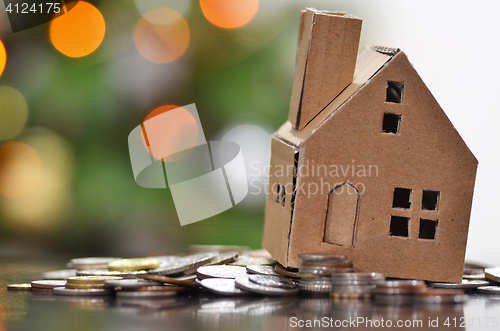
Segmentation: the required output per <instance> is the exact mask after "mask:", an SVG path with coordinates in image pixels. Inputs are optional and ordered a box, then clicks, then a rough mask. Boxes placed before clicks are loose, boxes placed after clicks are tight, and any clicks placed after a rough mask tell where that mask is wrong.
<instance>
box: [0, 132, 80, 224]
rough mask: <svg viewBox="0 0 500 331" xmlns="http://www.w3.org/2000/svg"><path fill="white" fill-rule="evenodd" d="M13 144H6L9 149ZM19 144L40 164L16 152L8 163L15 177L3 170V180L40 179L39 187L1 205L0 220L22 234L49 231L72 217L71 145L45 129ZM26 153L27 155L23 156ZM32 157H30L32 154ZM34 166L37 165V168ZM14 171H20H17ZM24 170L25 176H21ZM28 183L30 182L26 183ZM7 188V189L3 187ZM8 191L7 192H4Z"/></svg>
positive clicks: (32, 134) (24, 136) (7, 199)
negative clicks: (35, 176)
mask: <svg viewBox="0 0 500 331" xmlns="http://www.w3.org/2000/svg"><path fill="white" fill-rule="evenodd" d="M9 144H13V143H6V144H5V145H6V146H9ZM15 144H20V146H23V148H24V149H26V146H28V147H29V149H30V151H31V153H36V155H37V160H38V161H37V162H35V161H34V158H33V156H31V158H30V159H28V157H23V158H21V155H22V154H21V152H19V151H17V150H16V154H14V159H9V160H10V161H9V163H8V164H10V165H9V167H11V168H13V172H12V174H16V176H12V175H8V174H4V172H3V171H2V170H0V178H2V180H3V179H4V178H7V179H8V180H9V181H12V182H14V178H18V180H17V182H18V183H21V184H22V183H23V181H21V179H23V178H24V177H28V176H32V177H34V174H35V173H37V174H38V175H39V178H38V181H37V184H36V185H35V186H34V187H33V188H32V189H31V190H29V192H25V193H24V194H23V195H18V196H11V197H5V198H4V199H3V201H2V210H1V215H0V216H1V218H2V219H3V220H4V223H5V224H4V225H5V226H6V227H8V228H10V229H12V230H14V231H20V232H22V233H29V232H33V233H37V234H39V233H40V231H44V232H47V231H50V229H52V228H53V226H54V225H56V224H58V222H59V221H60V220H61V219H67V218H68V217H71V215H70V213H71V211H72V206H73V194H72V189H71V180H72V176H73V155H72V153H71V148H70V146H69V144H68V142H67V141H66V140H65V139H64V138H62V137H61V136H59V135H58V134H56V133H54V132H53V131H50V130H48V129H44V128H31V129H29V130H27V131H26V132H25V134H24V135H23V139H22V142H19V143H15ZM24 153H26V152H24ZM30 155H31V154H30ZM35 164H36V165H37V166H36V167H35ZM14 168H19V169H18V170H14ZM21 169H22V173H21V172H20V171H21ZM23 180H25V181H26V182H27V179H23ZM2 187H4V186H2ZM2 191H5V189H2Z"/></svg>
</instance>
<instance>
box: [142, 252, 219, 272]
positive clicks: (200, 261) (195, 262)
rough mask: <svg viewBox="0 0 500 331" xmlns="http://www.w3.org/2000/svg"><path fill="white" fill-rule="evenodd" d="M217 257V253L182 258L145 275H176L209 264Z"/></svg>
mask: <svg viewBox="0 0 500 331" xmlns="http://www.w3.org/2000/svg"><path fill="white" fill-rule="evenodd" d="M218 255H219V253H217V252H210V253H199V254H193V255H188V256H184V257H181V258H179V259H178V260H176V261H175V262H173V263H172V264H170V265H168V266H163V267H162V266H160V267H158V268H156V269H151V270H148V271H147V273H149V274H153V275H163V276H167V275H174V274H178V273H181V272H184V271H187V270H191V269H194V268H197V267H200V266H202V265H205V264H207V263H210V262H212V261H213V260H215V259H216V258H217V256H218Z"/></svg>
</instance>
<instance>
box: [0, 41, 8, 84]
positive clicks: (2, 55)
mask: <svg viewBox="0 0 500 331" xmlns="http://www.w3.org/2000/svg"><path fill="white" fill-rule="evenodd" d="M5 63H7V52H5V46H4V45H3V43H2V41H1V40H0V76H2V73H3V70H4V69H5Z"/></svg>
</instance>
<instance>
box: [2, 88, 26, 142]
mask: <svg viewBox="0 0 500 331" xmlns="http://www.w3.org/2000/svg"><path fill="white" fill-rule="evenodd" d="M27 119H28V104H27V103H26V100H25V99H24V97H23V95H22V94H21V93H20V92H19V91H17V90H16V89H14V88H12V87H9V86H0V140H7V139H12V138H13V137H15V136H16V135H18V134H19V133H20V132H21V131H22V129H23V128H24V126H25V125H26V120H27Z"/></svg>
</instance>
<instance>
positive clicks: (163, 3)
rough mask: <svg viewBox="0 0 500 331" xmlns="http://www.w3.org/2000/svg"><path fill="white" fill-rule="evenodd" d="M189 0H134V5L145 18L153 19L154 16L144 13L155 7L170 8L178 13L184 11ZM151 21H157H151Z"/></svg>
mask: <svg viewBox="0 0 500 331" xmlns="http://www.w3.org/2000/svg"><path fill="white" fill-rule="evenodd" d="M189 2H190V1H189V0H135V6H136V7H137V10H138V11H139V13H141V15H142V16H144V18H146V19H148V20H149V19H155V17H154V16H153V17H151V16H147V15H146V14H147V13H148V12H150V11H151V10H153V9H157V8H161V7H164V8H171V9H173V10H175V11H176V12H178V13H179V14H180V15H184V13H185V12H186V11H187V9H188V8H189ZM151 23H158V22H154V21H151Z"/></svg>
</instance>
